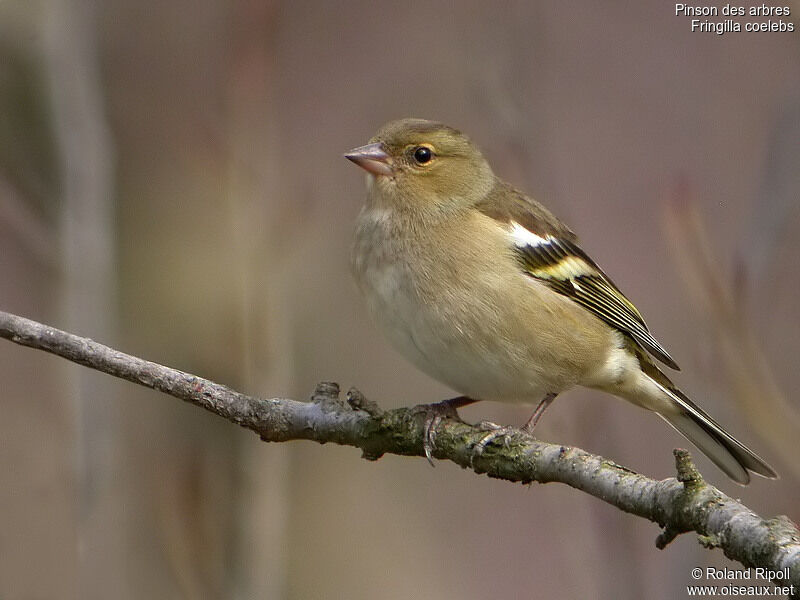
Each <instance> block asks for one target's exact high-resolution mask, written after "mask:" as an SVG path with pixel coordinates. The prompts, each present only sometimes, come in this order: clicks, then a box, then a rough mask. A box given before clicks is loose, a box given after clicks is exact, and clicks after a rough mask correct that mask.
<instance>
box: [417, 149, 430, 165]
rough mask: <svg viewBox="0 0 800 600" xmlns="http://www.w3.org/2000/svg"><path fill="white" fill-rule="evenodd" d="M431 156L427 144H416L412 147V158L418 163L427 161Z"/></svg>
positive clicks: (421, 163)
mask: <svg viewBox="0 0 800 600" xmlns="http://www.w3.org/2000/svg"><path fill="white" fill-rule="evenodd" d="M432 158H433V152H432V151H431V149H430V148H428V147H427V146H417V147H416V148H414V160H415V161H416V162H417V164H419V165H424V164H425V163H428V162H430V161H431V159H432Z"/></svg>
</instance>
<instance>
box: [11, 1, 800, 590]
mask: <svg viewBox="0 0 800 600" xmlns="http://www.w3.org/2000/svg"><path fill="white" fill-rule="evenodd" d="M787 2H788V0H787ZM745 4H746V5H747V6H749V4H748V3H745ZM789 4H790V6H791V7H792V10H793V13H794V14H793V16H792V17H790V18H786V17H784V18H783V19H784V20H785V21H789V20H794V22H795V28H797V20H796V18H797V14H800V5H798V4H797V2H794V3H789ZM720 19H721V18H720ZM760 20H766V19H763V18H762V19H760ZM744 21H746V19H742V22H744ZM799 44H800V33H798V32H797V31H795V32H794V33H744V32H742V33H739V34H736V33H726V34H725V35H723V36H719V35H715V34H713V33H692V32H691V31H690V25H689V18H687V17H677V16H675V14H674V6H673V5H672V4H668V3H665V2H660V1H650V2H639V3H631V2H619V1H616V2H604V3H597V2H591V1H588V0H587V1H583V0H582V1H579V2H569V3H554V2H528V1H525V2H522V1H519V2H504V3H487V2H481V1H479V0H468V1H463V2H459V3H457V4H455V3H444V2H443V3H436V2H433V3H431V2H402V3H389V2H384V3H376V2H369V1H367V0H353V1H351V2H346V3H336V4H334V3H327V2H319V1H313V0H300V1H295V2H280V1H277V0H260V1H255V0H241V1H234V0H199V1H198V0H193V1H191V2H190V1H188V0H173V1H172V2H155V1H153V0H105V1H103V2H100V1H98V0H0V309H2V310H6V311H9V312H14V313H18V314H20V315H23V316H26V317H30V318H33V319H37V320H40V321H44V322H46V323H50V324H53V325H55V326H58V327H61V328H64V329H68V330H71V331H74V332H76V333H78V334H81V335H85V336H89V337H92V338H94V339H97V340H99V341H102V342H105V343H108V344H111V345H113V346H115V347H118V348H119V349H121V350H124V351H126V352H129V353H133V354H136V355H140V356H142V357H145V358H148V359H151V360H154V361H157V362H161V363H164V364H167V365H170V366H173V367H177V368H180V369H182V370H185V371H189V372H192V373H196V374H198V375H201V376H204V377H207V378H210V379H214V380H216V381H219V382H222V383H226V384H228V385H231V386H233V387H235V388H237V389H239V390H242V391H245V392H248V393H251V394H256V395H262V396H270V397H271V396H286V397H293V398H299V399H303V398H307V397H308V395H309V394H310V393H311V391H312V390H313V388H314V386H315V384H316V383H317V382H318V381H321V380H334V381H338V382H339V383H340V384H341V385H342V386H343V388H345V389H346V388H347V387H349V386H350V385H356V386H358V387H359V388H360V389H361V390H362V391H363V392H364V393H365V394H366V395H367V396H368V397H369V398H371V399H373V400H376V401H378V402H379V403H380V404H381V405H382V406H384V407H395V406H402V405H411V404H416V403H420V402H431V401H435V400H440V399H443V398H446V397H449V396H450V395H452V392H451V391H450V390H447V389H445V388H444V387H443V386H441V385H439V384H437V383H436V382H434V381H432V380H430V379H428V378H427V377H426V376H424V375H422V374H421V373H418V372H417V371H415V370H414V369H413V368H412V367H411V366H409V365H408V364H407V363H406V362H405V361H404V360H403V359H402V358H401V357H400V356H399V355H398V354H396V353H395V352H394V351H393V350H391V349H390V348H389V347H388V345H387V343H386V342H385V341H384V340H383V338H382V337H381V335H380V333H379V332H378V330H377V329H376V328H375V327H374V326H373V325H371V324H370V323H369V322H368V320H367V318H366V312H365V309H364V307H363V305H362V302H361V299H360V297H359V296H358V294H357V291H356V289H355V286H354V285H353V284H352V282H351V279H350V274H349V267H348V252H349V244H350V236H351V233H352V224H353V221H354V219H355V216H356V214H357V211H358V209H359V207H360V205H361V202H362V199H363V184H364V177H363V173H362V172H361V171H360V170H358V169H356V168H355V167H354V166H353V165H352V164H350V163H348V162H347V161H346V160H344V159H343V158H342V156H341V155H342V153H343V152H344V151H346V150H347V149H349V148H352V147H354V146H357V145H360V144H363V143H365V141H366V140H367V139H368V138H369V137H370V136H371V135H372V134H373V133H374V131H375V130H376V129H377V128H378V127H379V126H380V125H381V124H382V123H384V122H385V121H387V120H389V119H394V118H399V117H406V116H415V117H424V118H430V119H436V120H441V121H444V122H446V123H448V124H451V125H453V126H456V127H458V128H460V129H462V130H464V131H465V132H468V133H469V134H470V135H471V137H472V138H473V139H474V140H475V141H476V142H477V143H478V144H479V145H480V146H481V147H482V149H483V150H484V152H485V154H486V155H487V156H488V157H489V159H490V161H491V163H492V165H493V166H494V167H495V170H496V171H497V173H498V174H499V175H500V176H501V177H503V178H505V179H507V180H510V181H512V182H513V183H515V184H516V185H517V186H518V187H520V188H522V189H523V190H525V191H527V192H529V193H530V194H532V195H534V196H535V197H536V198H538V199H540V200H542V201H544V202H545V203H547V204H548V205H549V206H550V207H551V208H552V209H553V210H554V212H556V214H558V215H559V216H561V217H562V218H564V219H566V220H567V221H568V222H569V223H570V224H571V225H572V227H573V228H574V229H575V230H576V231H577V232H578V234H579V235H580V236H581V238H582V240H583V245H584V247H585V249H586V250H587V251H589V252H590V253H591V254H592V255H593V256H594V258H595V259H596V260H597V261H598V262H599V263H600V264H601V265H602V266H603V267H604V268H605V269H606V270H607V271H608V272H609V274H610V275H611V276H612V277H613V278H614V280H615V281H616V282H617V283H618V284H619V285H620V287H621V288H622V289H623V290H624V291H625V292H626V293H627V294H628V295H629V296H630V297H631V298H632V299H633V300H634V301H635V302H636V303H637V305H638V306H639V308H640V309H641V310H642V312H643V313H644V315H645V316H646V317H647V319H648V323H649V325H650V327H651V329H652V330H653V331H654V333H655V335H656V336H657V337H658V338H659V340H661V341H662V343H663V344H664V345H665V346H666V347H667V348H668V349H669V350H670V352H671V353H672V354H673V355H674V356H675V358H676V359H677V361H678V362H679V363H680V364H681V365H682V366H683V372H682V373H680V374H678V375H677V376H676V381H677V383H679V384H680V386H681V387H682V388H683V389H684V390H685V391H686V392H687V393H688V394H689V395H690V396H692V397H693V398H694V399H695V400H697V401H698V402H699V403H700V404H701V405H702V406H704V407H705V408H706V409H707V410H708V411H709V412H710V413H711V414H712V415H714V416H715V417H716V418H717V419H718V420H720V421H721V422H722V423H723V424H725V425H726V426H727V427H728V428H729V429H730V430H731V431H732V432H734V434H736V435H737V436H738V437H740V438H741V439H742V440H743V441H745V443H747V444H749V445H752V447H753V448H755V449H756V450H757V451H758V452H759V453H760V454H762V455H763V456H764V458H766V459H767V460H768V461H769V462H770V463H772V464H773V465H774V467H775V468H776V469H777V470H778V471H779V472H780V473H781V475H782V478H781V479H780V480H779V481H775V482H774V481H766V480H763V479H758V478H756V479H755V481H753V483H752V485H751V486H749V487H747V488H741V487H738V486H736V485H735V484H733V483H731V482H730V481H728V480H727V479H726V478H725V476H724V475H722V474H721V473H720V472H719V471H718V470H717V469H715V468H714V467H713V465H711V464H710V463H709V462H708V461H707V460H706V459H705V458H704V457H702V456H700V455H699V453H696V454H695V455H696V458H697V462H698V465H699V467H700V468H701V470H702V471H703V472H704V474H705V475H706V476H707V477H708V478H709V480H711V481H712V482H713V483H715V484H716V485H718V486H720V487H721V489H723V490H724V491H726V492H727V493H729V494H731V495H733V496H735V497H741V498H742V500H743V501H744V502H745V503H746V504H747V505H748V506H750V507H751V508H753V509H754V510H756V511H757V512H758V513H760V514H761V515H763V516H767V517H769V516H774V515H776V514H788V515H789V516H790V517H792V518H793V519H795V520H797V518H798V517H799V516H800V515H799V514H798V512H797V502H796V499H797V497H798V493H800V467H798V465H799V464H800V461H798V460H797V453H798V443H797V431H798V428H800V418H799V417H798V412H800V404H799V403H798V400H797V392H796V389H795V386H794V385H793V384H794V382H793V380H792V379H791V374H792V373H793V372H794V371H795V370H796V369H797V356H798V353H799V352H800V318H798V316H800V315H799V313H800V309H799V308H798V303H799V302H800V286H798V275H800V271H798V264H800V236H798V233H800V209H798V198H799V197H800V168H798V167H800V45H799ZM0 382H2V383H1V384H0V386H1V389H2V393H1V394H0V403H1V404H0V405H1V406H2V415H3V416H2V419H0V556H2V557H3V558H2V560H1V561H0V597H1V598H3V599H4V600H17V599H26V600H37V599H47V598H66V599H71V598H82V599H83V598H108V597H114V598H120V599H129V598H130V599H133V598H145V597H146V598H153V599H160V598H185V599H199V598H212V599H213V598H269V599H272V598H276V599H283V598H288V599H315V598H348V599H349V600H357V599H367V598H369V599H372V598H387V599H393V598H398V599H399V598H408V597H411V596H412V595H413V597H416V598H464V599H466V598H475V599H478V598H486V597H489V596H493V597H512V598H521V597H541V598H587V597H589V598H621V599H627V598H643V597H646V598H652V599H662V598H663V599H666V598H675V597H682V596H683V594H685V586H686V585H687V584H689V583H692V581H691V579H690V576H689V572H690V569H691V568H692V567H696V566H700V567H704V566H706V565H715V566H725V565H727V566H729V567H731V568H735V567H736V565H734V564H733V563H729V562H728V561H727V560H726V559H725V558H724V556H723V555H722V553H721V552H719V551H716V552H709V551H707V550H704V549H703V548H701V547H700V545H699V544H698V543H697V541H696V539H695V537H694V536H691V535H685V536H682V537H680V538H678V539H677V540H676V541H675V542H673V543H672V544H671V545H670V546H669V547H668V548H667V549H666V550H664V551H659V550H656V548H655V545H654V540H655V538H656V536H657V534H658V528H657V527H656V526H655V525H653V524H652V523H649V522H646V521H643V520H641V519H637V518H635V517H632V516H629V515H625V514H623V513H621V512H619V511H618V510H616V509H614V508H612V507H610V506H607V505H605V504H603V503H602V502H600V501H599V500H596V499H594V498H591V497H589V496H587V495H585V494H582V493H580V492H577V491H575V490H572V489H570V488H567V487H565V486H562V485H557V484H552V485H547V486H542V485H533V486H529V487H524V486H519V485H512V484H509V483H505V482H499V481H493V480H489V479H488V478H485V477H479V476H476V475H475V474H473V473H471V472H467V471H463V470H461V469H459V468H457V467H455V466H454V465H452V464H449V463H439V464H437V468H436V469H431V468H430V467H429V466H428V464H427V463H426V462H425V461H424V460H422V459H412V458H400V457H395V456H387V457H385V458H383V459H382V460H380V461H379V462H377V463H368V462H366V461H363V460H361V459H360V458H359V451H357V450H355V449H353V448H342V447H336V446H333V445H326V446H324V447H322V446H318V445H315V444H312V443H307V442H293V443H287V444H280V445H279V444H272V445H267V444H264V443H261V442H260V441H259V440H258V439H257V437H256V436H255V435H253V434H251V433H249V432H246V431H244V430H241V429H239V428H237V427H235V426H233V425H231V424H230V423H227V422H225V421H223V420H222V419H220V418H218V417H215V416H213V415H211V414H207V413H205V412H203V411H200V410H198V409H196V408H194V407H191V406H188V405H184V404H182V403H180V402H178V401H176V400H174V399H172V398H170V397H167V396H164V395H160V394H158V393H155V392H152V391H149V390H145V389H139V388H137V387H136V386H134V385H132V384H129V383H125V382H122V381H120V380H116V379H113V378H111V377H108V376H103V375H100V374H97V373H94V372H90V371H88V370H86V369H83V368H81V367H77V366H74V365H72V364H69V363H67V362H66V361H64V360H62V359H58V358H54V357H51V356H48V355H45V354H44V353H42V352H38V351H33V350H28V349H23V348H20V347H18V346H14V345H12V344H10V343H5V342H2V343H0ZM529 412H530V408H528V407H508V406H500V405H496V404H492V403H479V404H477V405H475V406H472V407H469V408H467V409H464V410H463V411H462V416H463V417H464V418H465V419H467V420H473V421H478V420H482V419H490V420H492V421H495V422H498V423H509V424H517V425H518V424H521V423H523V422H524V421H525V420H526V419H527V417H528V416H529ZM537 434H538V435H539V436H540V437H541V438H542V439H545V440H548V441H552V442H557V443H563V444H570V445H577V446H580V447H582V448H584V449H586V450H589V451H591V452H595V453H599V454H603V455H605V456H607V457H609V458H612V459H613V460H615V461H617V462H619V463H621V464H623V465H626V466H627V467H630V468H632V469H635V470H637V471H640V472H642V473H645V474H647V475H649V476H651V477H655V478H665V477H669V476H672V475H673V473H674V467H673V459H672V453H671V450H672V449H673V448H674V447H676V446H684V445H685V442H684V441H683V439H682V438H680V437H679V436H678V435H677V434H676V433H674V432H673V431H672V430H670V429H669V428H668V427H666V426H665V425H664V424H663V423H662V422H661V421H660V420H659V419H657V418H656V417H655V416H654V415H651V414H648V413H645V412H644V411H641V410H638V409H636V408H633V407H631V406H630V405H627V404H625V403H623V402H619V401H617V400H616V399H614V398H613V397H610V396H606V395H603V394H600V393H597V392H590V391H582V390H575V391H573V392H570V393H568V394H565V395H564V396H562V397H560V398H559V400H558V402H557V403H556V404H555V405H554V406H553V407H552V408H551V409H550V410H549V411H548V413H547V415H546V418H545V419H544V420H543V421H542V423H541V424H540V425H539V427H538V429H537Z"/></svg>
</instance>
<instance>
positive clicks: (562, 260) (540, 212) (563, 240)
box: [478, 189, 680, 370]
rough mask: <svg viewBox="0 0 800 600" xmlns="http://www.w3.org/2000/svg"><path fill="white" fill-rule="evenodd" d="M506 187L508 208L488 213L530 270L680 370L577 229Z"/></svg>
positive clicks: (493, 208) (493, 206)
mask: <svg viewBox="0 0 800 600" xmlns="http://www.w3.org/2000/svg"><path fill="white" fill-rule="evenodd" d="M505 192H506V193H505V194H503V201H502V203H501V204H502V206H503V208H502V209H498V204H497V202H496V201H495V202H492V203H491V208H490V209H489V208H488V207H486V209H485V210H483V211H482V212H484V214H486V215H487V216H491V217H493V218H495V219H496V220H498V221H500V222H501V223H502V224H503V225H504V226H505V227H506V229H507V231H508V235H509V239H510V241H511V243H512V244H513V247H514V249H515V251H516V253H517V256H518V259H519V261H520V265H521V267H522V269H523V271H524V273H525V274H526V275H528V276H530V277H533V278H535V279H538V280H539V281H541V282H543V283H544V284H546V285H547V286H548V287H550V289H552V290H553V291H555V292H558V293H559V294H562V295H564V296H566V297H568V298H570V299H571V300H573V301H574V302H576V303H577V304H579V305H580V306H582V307H584V308H585V309H587V310H589V311H590V312H591V313H593V314H594V315H595V316H597V317H599V318H600V319H602V320H603V321H605V322H606V323H607V324H609V325H611V326H612V327H614V328H616V329H618V330H619V331H621V332H622V333H624V334H626V335H628V336H630V337H631V338H632V339H633V340H634V341H636V342H637V343H638V344H640V345H641V346H642V347H643V348H645V349H646V350H647V351H648V352H649V353H650V354H652V355H653V356H654V357H656V358H657V359H658V360H660V361H661V362H663V363H664V364H665V365H667V366H669V367H671V368H673V369H677V370H680V367H678V365H677V363H676V362H675V361H674V360H673V358H672V357H671V356H670V355H669V353H668V352H667V351H666V350H665V349H664V347H663V346H661V344H659V343H658V341H657V340H656V339H655V338H654V337H653V335H652V334H651V333H650V330H649V329H648V328H647V324H646V323H645V322H644V318H643V317H642V315H641V314H640V313H639V311H638V310H637V309H636V307H635V306H634V305H633V303H631V301H630V300H628V299H627V298H626V297H625V294H623V293H622V292H621V291H620V289H619V288H618V287H617V286H616V285H615V284H614V282H613V281H611V279H609V277H608V276H606V274H605V273H603V271H602V269H600V267H599V266H597V263H595V262H594V261H593V260H592V259H591V258H590V257H589V255H587V254H586V253H585V252H584V251H583V250H581V248H580V247H579V246H578V244H577V238H576V236H575V234H574V233H572V231H570V230H569V228H567V226H566V225H564V224H563V223H561V221H559V220H558V219H557V218H556V217H555V216H553V215H552V214H551V213H550V212H549V211H547V209H545V208H544V207H543V206H541V205H540V204H538V203H536V202H534V201H533V200H530V199H529V198H526V197H524V196H523V195H522V194H520V193H519V192H516V191H515V190H508V189H507V190H505ZM509 192H512V193H513V194H512V195H509ZM478 208H479V209H481V208H483V207H481V206H479V207H478Z"/></svg>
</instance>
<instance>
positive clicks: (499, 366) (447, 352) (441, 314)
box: [359, 261, 574, 403]
mask: <svg viewBox="0 0 800 600" xmlns="http://www.w3.org/2000/svg"><path fill="white" fill-rule="evenodd" d="M487 278H488V279H491V277H490V274H489V275H487ZM359 283H360V285H361V287H362V291H363V292H364V295H365V297H366V300H367V305H368V307H369V311H370V313H371V315H372V316H373V318H374V320H375V321H376V322H377V323H378V324H379V326H380V327H381V328H382V329H383V331H384V333H385V334H386V336H387V337H388V339H389V340H390V342H391V343H392V345H393V346H394V347H395V348H396V349H397V350H398V351H399V352H400V353H401V354H403V356H405V358H407V359H408V360H409V361H411V362H412V363H413V364H414V365H415V366H416V367H418V368H419V369H420V370H422V371H423V372H425V373H427V374H428V375H430V376H431V377H433V378H435V379H437V380H439V381H441V382H442V383H444V384H446V385H448V386H449V387H451V388H453V389H454V390H456V391H458V392H459V393H461V394H464V395H466V396H469V397H472V398H475V399H482V400H499V401H506V402H531V403H532V402H537V401H538V400H540V399H541V397H543V396H544V395H545V394H547V393H550V392H560V391H563V390H564V389H566V388H567V387H570V386H571V385H573V384H574V381H572V378H571V377H569V376H567V377H564V373H563V372H562V371H561V370H560V369H550V370H546V369H543V368H542V364H543V363H545V364H546V363H547V362H548V361H547V360H539V359H538V357H537V356H536V354H537V352H539V351H540V350H541V345H540V344H539V343H538V341H537V339H536V336H535V333H534V332H532V331H521V330H519V329H518V330H516V331H512V328H513V327H514V324H513V319H511V318H510V316H509V315H506V314H503V313H504V311H503V310H502V303H501V302H499V301H498V302H492V301H491V299H492V298H496V297H497V296H498V290H497V286H495V285H492V284H491V282H490V281H487V282H486V283H488V284H489V285H487V286H486V288H485V289H475V286H474V285H472V286H460V285H456V284H454V285H450V286H448V288H447V290H448V291H447V296H446V297H443V296H441V295H437V294H436V293H429V292H428V290H427V289H426V282H425V281H424V280H423V281H420V280H419V279H418V278H416V277H415V274H414V273H413V272H411V271H409V270H408V268H407V267H406V266H405V265H404V264H403V263H402V261H397V262H393V263H389V264H387V263H386V262H385V261H383V263H382V265H381V266H380V267H377V266H373V267H372V268H368V269H366V270H365V271H364V272H363V273H362V276H361V278H360V281H359ZM431 287H433V286H431ZM436 289H441V286H436ZM476 298H483V299H484V301H482V302H481V303H480V304H475V299H476ZM487 299H488V300H487Z"/></svg>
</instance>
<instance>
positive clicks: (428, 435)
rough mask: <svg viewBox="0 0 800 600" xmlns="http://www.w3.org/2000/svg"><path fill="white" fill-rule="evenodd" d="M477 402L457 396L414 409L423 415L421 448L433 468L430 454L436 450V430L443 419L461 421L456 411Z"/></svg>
mask: <svg viewBox="0 0 800 600" xmlns="http://www.w3.org/2000/svg"><path fill="white" fill-rule="evenodd" d="M475 402H478V401H477V400H475V399H473V398H468V397H467V396H457V397H455V398H450V399H448V400H442V401H441V402H436V403H433V404H420V405H418V406H415V407H414V409H413V410H414V411H415V412H422V413H425V424H424V431H423V438H422V447H423V449H424V450H425V458H427V459H428V462H429V463H431V466H433V458H432V452H433V450H434V448H436V428H437V427H438V426H439V424H440V423H441V422H442V421H443V420H444V419H457V420H459V421H460V420H461V417H459V416H458V409H459V408H461V407H462V406H467V405H469V404H473V403H475Z"/></svg>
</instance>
